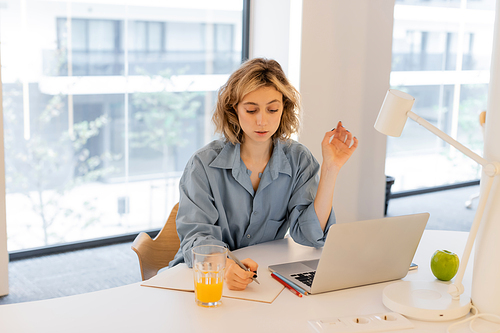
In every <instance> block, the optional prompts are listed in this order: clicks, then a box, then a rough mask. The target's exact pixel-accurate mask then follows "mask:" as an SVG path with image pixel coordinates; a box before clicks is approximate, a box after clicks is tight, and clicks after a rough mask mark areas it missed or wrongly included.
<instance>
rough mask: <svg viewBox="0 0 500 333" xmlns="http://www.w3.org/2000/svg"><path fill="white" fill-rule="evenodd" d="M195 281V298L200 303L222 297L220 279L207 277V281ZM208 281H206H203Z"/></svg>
mask: <svg viewBox="0 0 500 333" xmlns="http://www.w3.org/2000/svg"><path fill="white" fill-rule="evenodd" d="M203 280H204V279H202V280H201V282H197V281H195V283H194V290H195V293H196V299H197V300H198V301H200V302H202V303H215V302H218V301H220V299H221V297H222V280H219V281H217V280H216V279H208V281H203ZM205 282H208V283H205Z"/></svg>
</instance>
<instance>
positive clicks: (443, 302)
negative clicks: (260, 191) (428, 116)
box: [375, 89, 500, 321]
mask: <svg viewBox="0 0 500 333" xmlns="http://www.w3.org/2000/svg"><path fill="white" fill-rule="evenodd" d="M414 101H415V98H414V97H413V96H411V95H409V94H407V93H404V92H402V91H399V90H394V89H389V90H388V91H387V94H386V96H385V99H384V102H383V104H382V107H381V109H380V112H379V115H378V118H377V121H376V122H375V129H376V130H377V131H379V132H381V133H383V134H385V135H390V136H396V137H398V136H400V135H401V132H402V131H403V128H404V126H405V123H406V119H407V118H411V119H413V120H414V121H416V122H417V123H418V124H420V125H422V126H423V127H425V128H426V129H428V130H429V131H431V132H432V133H434V134H436V135H437V136H438V137H440V138H441V139H443V140H444V141H446V142H447V143H449V144H450V145H452V146H453V147H455V148H457V149H458V150H459V151H461V152H462V153H464V154H465V155H467V156H469V157H470V158H472V159H473V160H474V161H476V162H477V163H479V164H481V165H482V167H483V171H484V173H485V174H486V175H488V176H489V177H488V182H487V184H486V186H485V188H484V191H483V192H482V194H481V197H480V199H479V204H478V207H477V211H476V215H475V217H474V221H473V223H472V226H471V230H470V232H469V237H468V239H467V244H466V245H465V249H464V253H463V255H462V258H461V261H460V265H459V269H458V272H457V275H456V277H455V281H454V283H452V284H448V283H444V282H439V281H437V280H434V281H400V282H396V283H393V284H390V285H389V286H387V287H386V288H385V289H384V292H383V302H384V305H385V306H387V307H388V308H389V309H391V310H393V311H395V312H398V313H401V314H403V315H405V316H408V317H411V318H414V319H418V320H425V321H446V320H453V319H457V318H460V317H463V316H465V315H466V314H467V313H469V311H470V309H471V299H470V297H469V296H467V295H465V294H463V292H464V286H463V285H462V280H463V277H464V273H465V269H466V268H467V263H468V261H469V257H470V253H471V251H472V246H473V245H474V241H475V239H476V235H477V231H478V229H479V224H480V223H481V220H482V217H483V213H484V211H485V206H486V205H487V204H488V205H490V204H491V203H490V201H491V200H488V197H489V194H490V189H491V187H492V184H493V180H494V179H495V180H496V182H498V179H499V178H500V177H495V175H498V174H499V173H500V163H498V162H489V161H487V160H486V159H484V158H482V157H481V156H479V155H478V154H476V153H474V152H473V151H471V150H470V149H468V148H467V147H465V146H464V145H462V144H460V143H459V142H457V141H456V140H455V139H453V138H452V137H450V136H449V135H447V134H446V133H444V132H442V131H441V130H439V129H438V128H436V127H435V126H433V125H432V124H430V123H429V122H428V121H426V120H425V119H422V118H421V117H419V116H417V115H416V114H415V113H413V112H412V111H411V108H412V106H413V103H414ZM495 185H496V186H498V184H495ZM429 260H430V258H429Z"/></svg>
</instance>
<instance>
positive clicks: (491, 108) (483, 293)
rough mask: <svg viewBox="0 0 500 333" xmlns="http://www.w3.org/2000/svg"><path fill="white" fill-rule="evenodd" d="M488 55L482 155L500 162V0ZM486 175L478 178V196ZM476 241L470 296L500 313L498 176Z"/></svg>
mask: <svg viewBox="0 0 500 333" xmlns="http://www.w3.org/2000/svg"><path fill="white" fill-rule="evenodd" d="M493 41H494V42H493V54H492V57H491V71H490V73H491V74H490V85H489V94H488V109H487V111H486V123H485V127H486V129H485V139H484V141H485V143H484V157H485V158H486V159H487V160H488V161H492V162H498V163H500V145H499V144H498V143H499V142H500V131H498V128H499V127H500V94H499V93H498V91H499V90H500V0H497V2H496V20H495V38H494V39H493ZM487 181H488V176H486V175H485V174H484V173H483V175H482V177H481V196H483V195H485V186H484V185H485V183H486V182H487ZM488 200H489V201H490V202H489V203H488V204H487V205H486V207H485V212H484V215H483V219H482V222H481V224H480V226H479V231H478V234H477V238H476V244H475V257H474V274H473V276H474V279H473V281H472V291H471V298H472V302H473V303H474V305H475V306H476V307H477V309H478V310H479V312H480V313H493V314H496V315H498V316H500V301H499V300H500V283H499V281H500V257H499V256H498V253H499V252H500V243H499V241H498V240H499V239H500V175H497V176H496V180H495V181H494V182H493V187H492V188H491V192H490V194H489V198H488Z"/></svg>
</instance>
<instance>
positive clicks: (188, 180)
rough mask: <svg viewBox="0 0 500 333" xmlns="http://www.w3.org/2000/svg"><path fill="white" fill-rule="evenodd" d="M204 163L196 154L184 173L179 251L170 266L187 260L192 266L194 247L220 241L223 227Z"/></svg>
mask: <svg viewBox="0 0 500 333" xmlns="http://www.w3.org/2000/svg"><path fill="white" fill-rule="evenodd" d="M203 170H204V166H203V164H202V163H201V162H200V161H199V160H198V159H197V157H196V156H194V157H193V158H192V159H191V160H190V161H189V162H188V165H187V166H186V169H185V170H184V174H183V175H182V177H181V180H180V184H179V190H180V198H179V211H178V213H177V220H176V225H177V233H178V235H179V238H180V241H181V244H180V249H179V252H178V253H177V255H176V257H175V258H174V260H173V261H172V262H171V263H170V266H175V265H176V264H178V263H180V262H185V263H186V264H187V265H188V266H189V267H192V254H191V249H192V248H193V247H195V246H198V245H205V244H211V245H221V246H226V244H225V243H224V242H223V241H222V232H221V228H220V227H219V226H218V225H216V222H217V220H218V218H219V214H218V212H217V209H216V207H215V204H214V198H213V195H212V192H211V189H210V185H209V181H208V178H207V175H206V174H205V173H203Z"/></svg>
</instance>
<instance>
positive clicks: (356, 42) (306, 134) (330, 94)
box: [250, 0, 394, 222]
mask: <svg viewBox="0 0 500 333" xmlns="http://www.w3.org/2000/svg"><path fill="white" fill-rule="evenodd" d="M252 3H253V8H252V14H253V18H252V20H251V22H252V25H251V31H252V35H251V48H250V51H251V54H250V55H251V57H257V56H265V57H268V58H274V59H276V60H278V61H279V62H280V63H281V64H282V65H283V68H284V69H285V71H287V73H291V74H293V73H294V72H295V70H296V69H297V67H296V66H298V69H300V77H298V80H299V81H298V83H296V82H294V80H292V82H293V83H294V84H295V85H296V86H297V88H299V90H300V92H301V94H302V99H303V100H302V101H303V106H304V126H303V129H302V133H301V135H300V138H299V141H301V142H302V143H304V144H305V145H306V146H307V147H308V148H309V149H310V150H311V151H312V153H313V154H314V155H315V157H316V158H317V159H318V161H320V162H321V160H322V157H321V146H320V143H321V140H322V138H323V135H324V133H325V132H326V131H329V130H330V129H332V128H333V127H335V126H336V124H337V121H338V120H342V122H343V123H344V125H345V126H346V127H347V128H348V129H349V130H350V131H351V132H352V133H354V135H355V136H356V137H357V138H358V139H359V141H360V145H359V147H358V149H357V151H356V152H355V155H354V156H353V157H352V158H351V160H350V161H349V162H348V163H347V164H346V165H345V166H344V168H343V170H342V171H341V173H340V176H339V179H338V180H337V185H336V189H335V197H334V204H335V206H334V207H335V213H336V216H337V220H338V221H339V222H349V221H355V220H361V219H371V218H377V217H381V216H383V213H384V198H385V173H384V170H385V150H386V137H385V136H383V135H382V134H379V133H378V132H376V131H375V130H374V128H373V124H374V123H375V119H376V117H377V114H378V111H379V109H380V106H381V104H382V101H383V99H384V96H385V92H386V90H387V89H388V88H389V77H390V70H391V54H392V25H393V10H394V0H371V1H365V0H352V1H342V0H331V1H315V0H304V1H301V3H298V1H270V2H269V1H265V0H254V1H252ZM300 7H301V9H302V15H301V18H302V21H297V19H296V18H294V17H292V19H290V13H291V14H292V16H294V15H296V12H297V10H296V9H297V8H300ZM287 20H288V21H287ZM297 26H299V27H301V28H302V29H301V31H300V33H297V32H294V33H293V34H292V35H290V34H289V31H290V30H289V27H297ZM273 27H275V28H273ZM297 39H301V43H295V42H296V40H297ZM290 41H292V43H290ZM290 45H292V50H290V49H287V47H288V46H290ZM297 45H298V47H299V50H300V56H297V55H296V54H295V53H294V52H297V51H296V50H294V49H293V48H295V47H297ZM290 51H291V52H290ZM294 79H295V77H294Z"/></svg>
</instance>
